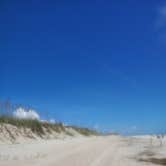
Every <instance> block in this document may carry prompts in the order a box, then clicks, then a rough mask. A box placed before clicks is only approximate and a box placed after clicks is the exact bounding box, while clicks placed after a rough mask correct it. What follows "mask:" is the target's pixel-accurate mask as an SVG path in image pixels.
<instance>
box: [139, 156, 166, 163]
mask: <svg viewBox="0 0 166 166" xmlns="http://www.w3.org/2000/svg"><path fill="white" fill-rule="evenodd" d="M139 161H142V162H150V163H153V164H158V165H166V158H160V159H159V158H149V159H140V160H139Z"/></svg>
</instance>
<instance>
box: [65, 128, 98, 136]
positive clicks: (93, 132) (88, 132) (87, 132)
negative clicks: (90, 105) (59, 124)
mask: <svg viewBox="0 0 166 166" xmlns="http://www.w3.org/2000/svg"><path fill="white" fill-rule="evenodd" d="M68 127H71V128H73V129H74V130H75V131H77V132H78V133H80V134H81V135H84V136H91V135H99V133H98V132H97V131H96V130H93V129H89V128H82V127H77V126H68Z"/></svg>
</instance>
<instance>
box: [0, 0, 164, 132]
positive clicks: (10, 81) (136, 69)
mask: <svg viewBox="0 0 166 166" xmlns="http://www.w3.org/2000/svg"><path fill="white" fill-rule="evenodd" d="M0 22H1V24H0V76H1V77H0V98H1V99H6V98H10V100H11V101H12V102H13V103H21V104H23V105H28V106H29V105H30V106H33V107H34V108H35V109H36V110H38V112H40V114H41V116H42V117H43V118H54V119H58V120H62V121H64V122H65V123H72V124H78V125H84V126H90V127H95V128H98V129H101V130H113V131H120V132H123V133H146V132H164V131H166V3H164V0H163V1H161V0H139V1H138V0H128V1H127V0H111V1H109V0H101V1H99V0H98V1H93V0H83V1H78V0H77V1H76V0H57V1H56V0H41V1H40V0H33V2H31V1H30V0H24V1H23V0H15V1H13V0H11V1H10V0H2V1H1V2H0Z"/></svg>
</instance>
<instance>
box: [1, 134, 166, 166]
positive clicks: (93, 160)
mask: <svg viewBox="0 0 166 166" xmlns="http://www.w3.org/2000/svg"><path fill="white" fill-rule="evenodd" d="M164 143H165V141H164ZM165 155H166V146H165V144H164V145H163V146H162V147H160V145H159V142H158V140H157V139H156V138H155V137H154V138H153V141H152V142H151V139H150V137H121V136H105V137H104V136H98V137H89V138H88V137H84V138H83V137H82V138H73V139H71V138H70V139H69V138H67V139H65V140H48V141H46V140H45V141H44V140H41V141H34V142H31V143H22V144H13V145H5V144H3V145H0V165H2V166H11V165H17V166H46V165H47V166H153V165H155V164H153V163H151V162H147V161H141V159H148V158H150V157H153V158H155V157H156V158H163V157H165Z"/></svg>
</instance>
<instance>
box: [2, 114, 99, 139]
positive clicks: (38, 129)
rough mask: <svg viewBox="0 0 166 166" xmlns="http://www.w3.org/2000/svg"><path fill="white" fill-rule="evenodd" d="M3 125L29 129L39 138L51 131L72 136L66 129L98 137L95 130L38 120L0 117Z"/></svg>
mask: <svg viewBox="0 0 166 166" xmlns="http://www.w3.org/2000/svg"><path fill="white" fill-rule="evenodd" d="M4 123H5V124H11V125H14V126H16V127H18V128H21V127H23V128H30V129H31V131H32V132H34V133H36V134H38V135H39V136H42V135H44V134H45V131H47V132H48V133H51V132H52V131H55V132H57V133H61V132H65V133H66V134H67V135H70V136H71V135H72V134H71V133H70V132H68V131H67V130H66V129H67V128H72V129H74V130H75V131H77V132H78V133H80V134H81V135H84V136H90V135H98V133H97V132H96V131H95V130H91V129H88V128H81V127H76V126H64V125H63V124H62V123H54V124H52V123H48V122H41V121H38V120H31V119H18V118H15V117H10V116H0V124H4ZM44 128H45V131H44Z"/></svg>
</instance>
